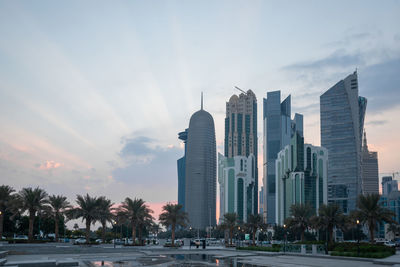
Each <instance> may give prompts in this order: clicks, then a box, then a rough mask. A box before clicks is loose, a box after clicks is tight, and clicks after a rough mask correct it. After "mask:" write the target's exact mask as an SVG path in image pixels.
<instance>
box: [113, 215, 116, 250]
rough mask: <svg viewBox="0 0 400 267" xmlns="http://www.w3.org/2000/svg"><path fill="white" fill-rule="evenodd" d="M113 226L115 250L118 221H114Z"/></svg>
mask: <svg viewBox="0 0 400 267" xmlns="http://www.w3.org/2000/svg"><path fill="white" fill-rule="evenodd" d="M113 226H114V248H115V238H116V236H117V230H116V229H117V227H116V226H117V222H116V221H114V222H113Z"/></svg>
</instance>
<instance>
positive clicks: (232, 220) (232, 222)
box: [221, 213, 237, 246]
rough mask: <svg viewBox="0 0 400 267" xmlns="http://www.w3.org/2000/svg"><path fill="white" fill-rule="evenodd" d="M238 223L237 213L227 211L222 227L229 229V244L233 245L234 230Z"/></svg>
mask: <svg viewBox="0 0 400 267" xmlns="http://www.w3.org/2000/svg"><path fill="white" fill-rule="evenodd" d="M236 225H237V214H236V213H225V214H224V218H223V222H222V225H221V226H222V228H224V229H228V230H229V245H230V246H232V238H233V231H234V230H235V227H236Z"/></svg>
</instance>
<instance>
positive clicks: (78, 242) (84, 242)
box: [74, 238, 86, 245]
mask: <svg viewBox="0 0 400 267" xmlns="http://www.w3.org/2000/svg"><path fill="white" fill-rule="evenodd" d="M74 244H77V245H80V244H86V239H85V238H78V239H76V240H75V241H74Z"/></svg>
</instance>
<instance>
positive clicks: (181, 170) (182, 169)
mask: <svg viewBox="0 0 400 267" xmlns="http://www.w3.org/2000/svg"><path fill="white" fill-rule="evenodd" d="M187 136H188V129H186V130H185V131H184V132H180V133H179V134H178V138H179V139H180V140H182V141H183V143H184V146H185V150H184V151H185V152H184V153H185V154H184V155H183V157H182V158H180V159H178V161H177V167H178V204H180V205H182V206H183V210H185V184H186V181H185V180H186V141H187Z"/></svg>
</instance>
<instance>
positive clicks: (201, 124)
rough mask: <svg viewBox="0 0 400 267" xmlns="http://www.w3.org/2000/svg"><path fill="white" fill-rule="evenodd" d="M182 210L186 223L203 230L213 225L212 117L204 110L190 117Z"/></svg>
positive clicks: (214, 203) (213, 146)
mask: <svg viewBox="0 0 400 267" xmlns="http://www.w3.org/2000/svg"><path fill="white" fill-rule="evenodd" d="M186 145H187V148H186V172H185V211H186V212H187V213H188V218H189V226H191V227H192V228H194V229H205V228H206V227H208V226H215V224H216V183H217V179H216V162H217V159H216V143H215V127H214V119H213V117H212V116H211V114H210V113H208V112H207V111H205V110H203V104H202V105H201V110H199V111H197V112H195V113H194V114H193V115H192V117H191V118H190V123H189V128H188V133H187V143H186Z"/></svg>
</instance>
